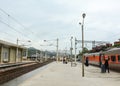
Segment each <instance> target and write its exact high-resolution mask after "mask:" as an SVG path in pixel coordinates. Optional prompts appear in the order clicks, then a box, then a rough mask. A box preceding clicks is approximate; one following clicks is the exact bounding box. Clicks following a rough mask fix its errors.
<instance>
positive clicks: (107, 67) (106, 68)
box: [101, 58, 110, 73]
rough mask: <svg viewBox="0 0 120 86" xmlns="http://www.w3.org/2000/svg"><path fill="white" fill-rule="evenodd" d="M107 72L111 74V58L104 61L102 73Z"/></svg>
mask: <svg viewBox="0 0 120 86" xmlns="http://www.w3.org/2000/svg"><path fill="white" fill-rule="evenodd" d="M106 71H107V72H108V73H109V72H110V71H109V58H105V59H103V60H102V64H101V72H102V73H106Z"/></svg>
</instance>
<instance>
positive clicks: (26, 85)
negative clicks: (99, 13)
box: [1, 62, 120, 86]
mask: <svg viewBox="0 0 120 86" xmlns="http://www.w3.org/2000/svg"><path fill="white" fill-rule="evenodd" d="M1 86H120V73H117V72H113V71H110V73H101V69H100V68H98V67H94V66H89V67H86V66H85V76H84V77H82V65H81V63H77V66H73V67H71V63H68V64H63V63H62V62H52V63H50V64H48V65H46V66H43V67H41V68H38V69H36V70H34V71H32V72H29V73H27V74H24V75H22V76H20V77H18V78H16V79H14V80H11V81H9V82H8V83H5V84H3V85H1Z"/></svg>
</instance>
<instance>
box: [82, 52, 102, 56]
mask: <svg viewBox="0 0 120 86" xmlns="http://www.w3.org/2000/svg"><path fill="white" fill-rule="evenodd" d="M101 53H102V52H96V53H85V54H84V55H85V56H89V55H100V54H101Z"/></svg>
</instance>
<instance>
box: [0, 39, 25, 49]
mask: <svg viewBox="0 0 120 86" xmlns="http://www.w3.org/2000/svg"><path fill="white" fill-rule="evenodd" d="M0 44H2V45H6V46H12V47H18V48H22V49H26V47H24V46H20V45H17V44H14V43H10V42H7V41H3V40H0Z"/></svg>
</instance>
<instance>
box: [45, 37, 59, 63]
mask: <svg viewBox="0 0 120 86" xmlns="http://www.w3.org/2000/svg"><path fill="white" fill-rule="evenodd" d="M47 41H53V40H44V42H47ZM58 41H59V39H58V38H57V39H56V53H57V54H56V61H57V62H58ZM50 45H51V46H52V44H50Z"/></svg>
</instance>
